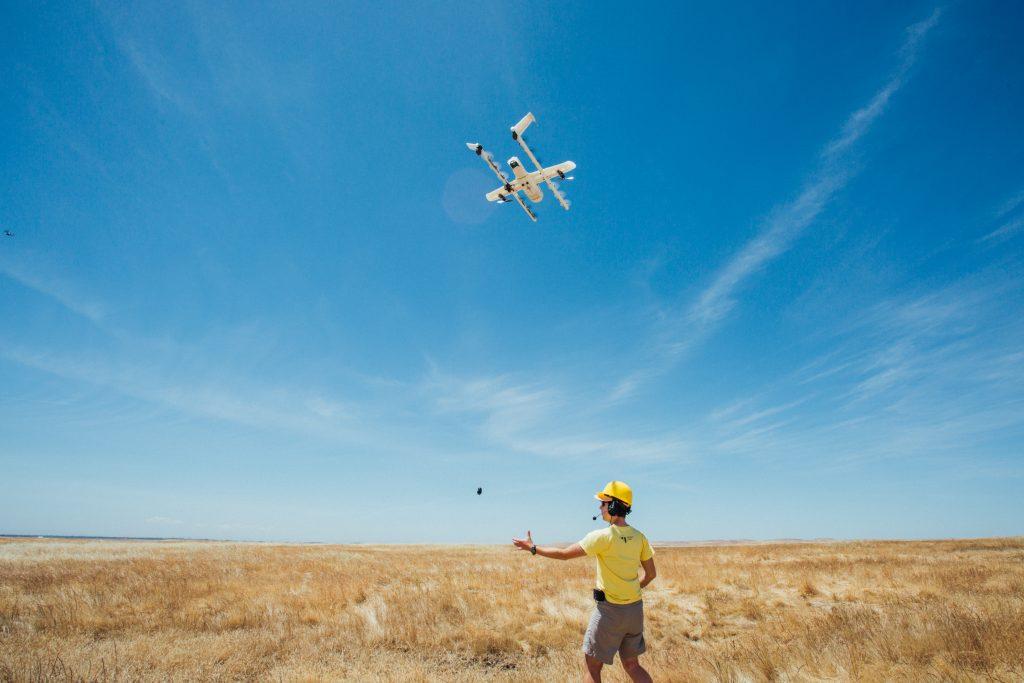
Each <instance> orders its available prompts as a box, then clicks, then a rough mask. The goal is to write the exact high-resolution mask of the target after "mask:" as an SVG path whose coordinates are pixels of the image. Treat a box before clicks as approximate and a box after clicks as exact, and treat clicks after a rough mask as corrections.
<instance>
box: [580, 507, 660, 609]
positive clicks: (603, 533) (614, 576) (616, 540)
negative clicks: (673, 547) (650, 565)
mask: <svg viewBox="0 0 1024 683" xmlns="http://www.w3.org/2000/svg"><path fill="white" fill-rule="evenodd" d="M580 546H581V547H582V548H583V550H584V551H585V552H586V553H587V555H589V556H590V557H596V558H597V587H598V588H600V589H601V590H603V591H604V596H605V598H606V599H607V600H608V602H614V603H615V604H617V605H628V604H629V603H631V602H636V601H637V600H639V599H640V578H639V574H640V563H641V562H643V561H645V560H649V559H651V558H652V557H654V550H653V549H652V548H651V544H650V543H648V542H647V537H646V536H644V535H643V533H641V532H640V531H638V530H637V529H634V528H633V527H631V526H615V525H614V524H609V525H608V526H607V527H605V528H604V529H597V530H596V531H591V532H590V533H589V534H587V535H586V536H584V537H583V540H582V541H580Z"/></svg>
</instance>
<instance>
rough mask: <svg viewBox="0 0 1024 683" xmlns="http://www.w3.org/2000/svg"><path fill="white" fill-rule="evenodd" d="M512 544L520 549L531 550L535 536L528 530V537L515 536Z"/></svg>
mask: <svg viewBox="0 0 1024 683" xmlns="http://www.w3.org/2000/svg"><path fill="white" fill-rule="evenodd" d="M512 545H514V546H515V547H517V548H519V549H520V550H529V549H530V548H532V547H533V536H531V535H530V532H529V531H527V532H526V538H513V539H512Z"/></svg>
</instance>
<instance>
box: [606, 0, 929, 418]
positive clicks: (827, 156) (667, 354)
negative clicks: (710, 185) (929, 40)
mask: <svg viewBox="0 0 1024 683" xmlns="http://www.w3.org/2000/svg"><path fill="white" fill-rule="evenodd" d="M940 15H941V11H940V10H938V9H936V10H935V11H933V12H932V13H931V15H929V16H928V18H926V19H924V20H923V21H920V22H918V23H916V24H913V25H912V26H910V27H908V28H907V30H906V37H905V39H904V41H903V45H902V47H901V48H900V64H899V66H898V67H897V69H896V71H895V72H894V73H893V75H892V76H891V77H890V78H889V80H888V81H887V82H886V83H885V85H884V86H883V87H882V88H881V89H879V90H878V91H877V92H876V93H875V94H874V95H873V96H872V97H871V99H870V100H869V101H868V103H867V104H866V105H865V106H864V107H862V108H860V109H858V110H856V111H854V112H853V113H852V114H850V115H849V117H847V119H846V121H845V122H844V124H843V126H842V128H841V130H840V133H839V136H838V137H836V138H835V139H834V140H832V141H830V142H829V143H828V144H826V145H825V147H824V148H823V150H822V151H821V154H820V158H819V163H818V167H817V168H816V170H815V171H814V172H813V173H812V174H811V176H810V177H809V178H808V180H807V181H806V183H805V184H804V187H803V188H802V189H801V191H800V192H799V194H798V195H797V196H796V198H795V199H793V200H792V201H790V202H787V203H785V204H783V205H781V206H779V207H778V208H776V209H775V210H773V211H772V212H771V213H770V214H769V215H768V217H767V218H766V219H765V221H764V223H763V225H762V226H761V228H760V230H759V232H758V234H757V235H756V236H755V237H754V238H753V239H751V240H750V241H749V242H748V243H747V244H746V245H744V246H743V248H742V249H740V251H739V252H738V253H737V254H736V255H735V256H733V258H731V259H730V260H729V261H728V262H727V263H726V264H725V265H724V266H722V267H721V268H720V269H719V270H718V271H717V272H716V273H715V274H714V275H713V277H712V278H711V283H710V284H709V285H707V286H706V287H705V288H704V289H703V290H702V291H701V292H700V293H699V294H698V295H697V297H696V299H695V301H693V303H691V304H690V306H689V307H688V308H687V309H686V311H685V314H684V315H682V316H680V317H678V318H677V320H676V322H675V325H674V328H673V329H671V330H670V331H669V333H668V334H665V335H663V338H662V340H661V341H660V342H659V345H658V346H659V352H658V354H657V358H656V359H655V360H654V361H653V362H652V363H651V364H650V365H649V366H648V367H645V368H642V369H640V370H636V371H634V372H632V373H630V374H629V375H628V376H626V377H625V378H623V379H622V380H620V381H619V382H618V383H617V385H616V386H615V388H614V389H613V390H612V392H611V396H610V400H612V401H618V400H621V399H622V398H625V397H627V396H629V395H630V394H632V393H633V392H634V391H636V390H637V388H638V387H639V386H641V385H642V384H643V383H644V382H646V381H647V380H649V379H651V378H652V377H655V376H657V375H659V374H661V373H662V372H664V371H666V370H667V369H668V368H669V367H671V365H672V364H673V362H674V361H675V359H677V358H678V357H679V356H681V355H682V354H683V353H685V352H687V351H688V350H689V349H691V348H692V347H693V346H695V345H696V344H698V343H700V342H701V341H702V340H703V339H704V338H706V337H707V336H708V335H709V334H710V333H711V332H712V331H713V330H714V328H715V327H716V326H717V324H718V323H719V322H721V321H722V320H723V319H724V318H725V317H726V316H727V315H728V314H729V313H730V312H731V311H732V309H733V308H734V307H735V305H736V295H737V292H738V291H739V290H740V288H741V287H742V286H743V285H744V284H745V283H746V282H747V281H748V280H749V279H750V278H751V277H752V276H754V275H755V274H756V273H758V272H759V271H761V270H762V269H763V268H765V267H766V266H767V265H768V264H769V263H771V262H772V261H773V260H775V259H777V258H778V257H779V256H781V255H782V254H784V253H785V252H786V251H788V250H789V249H790V247H791V245H792V243H793V241H794V240H795V239H796V238H797V237H799V236H800V234H801V233H803V232H804V231H805V230H806V229H807V228H808V227H809V226H810V225H811V224H812V223H813V222H814V221H815V220H816V219H817V218H818V217H819V216H820V215H821V213H822V211H823V210H824V209H825V207H826V206H827V205H828V203H829V202H830V201H831V200H832V199H833V198H834V197H835V196H836V194H837V193H838V192H839V191H840V190H842V189H843V188H844V187H845V186H846V184H847V183H848V182H849V180H850V178H851V177H853V175H854V174H855V172H856V169H855V165H854V163H853V162H852V161H850V160H848V159H847V158H846V156H845V155H846V153H847V152H848V151H849V150H850V149H851V148H852V147H853V146H854V145H855V144H856V143H857V142H858V141H859V140H860V139H861V138H862V137H864V135H865V134H866V133H867V132H868V130H869V129H870V128H871V126H872V124H874V122H875V121H877V120H878V118H879V117H881V116H882V114H883V113H884V112H885V110H886V107H887V106H888V104H889V101H890V100H891V99H892V97H893V95H895V94H896V93H897V92H898V91H899V89H900V88H901V87H902V86H903V85H904V83H905V81H906V78H907V76H908V74H909V72H910V69H911V67H912V66H913V65H914V63H915V61H916V60H917V57H918V54H919V52H920V48H921V44H922V42H923V40H924V38H925V36H926V35H927V34H928V32H929V31H930V30H931V29H932V28H934V26H935V25H936V24H937V23H938V21H939V17H940Z"/></svg>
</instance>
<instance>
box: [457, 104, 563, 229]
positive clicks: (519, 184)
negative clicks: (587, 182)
mask: <svg viewBox="0 0 1024 683" xmlns="http://www.w3.org/2000/svg"><path fill="white" fill-rule="evenodd" d="M534 121H536V119H534V118H533V114H531V113H527V114H526V116H524V117H523V118H522V119H521V120H520V121H519V123H517V124H516V125H514V126H512V139H513V140H515V141H516V142H518V143H519V146H520V147H522V148H523V152H525V153H526V156H528V157H529V158H530V161H532V162H533V165H534V166H536V167H537V170H536V171H532V172H528V171H527V170H526V169H525V168H523V164H522V162H520V161H519V158H518V157H512V158H510V159H509V160H508V165H509V167H510V168H511V169H512V173H513V175H514V176H515V177H514V178H512V179H509V178H506V177H505V174H504V173H502V172H501V169H500V168H498V164H496V163H495V162H494V157H493V156H492V155H491V153H490V152H488V151H487V150H485V149H484V146H483V145H481V144H479V143H477V142H467V143H466V147H469V149H470V151H472V152H473V153H475V154H476V155H477V156H478V157H481V158H482V159H483V160H484V161H486V162H487V165H488V166H489V167H490V168H491V170H492V171H494V174H495V175H496V176H498V179H499V180H501V187H499V188H498V189H496V190H493V191H491V192H488V193H487V194H486V195H484V196H485V197H486V198H487V201H489V202H500V203H502V204H507V203H508V202H511V201H512V200H515V201H517V202H519V206H521V207H523V211H525V212H526V215H527V216H529V217H530V220H532V221H534V222H536V221H537V214H535V213H534V212H533V210H532V209H531V208H530V207H529V206H527V205H526V202H524V201H523V198H522V197H520V196H519V193H520V192H523V193H524V194H525V195H526V197H527V198H528V199H529V200H530V201H531V202H534V203H537V202H539V201H540V200H542V199H544V192H543V191H541V188H540V186H541V184H542V183H543V184H545V185H547V186H548V189H550V190H551V194H553V195H554V196H555V199H557V200H558V203H559V204H561V205H562V208H563V209H565V210H566V211H568V210H569V202H568V201H566V199H565V195H563V194H562V193H561V192H560V191H559V189H558V186H557V185H555V183H554V182H552V181H553V180H554V179H555V178H558V179H559V180H572V179H573V178H572V176H567V175H566V173H569V172H570V171H572V170H573V169H574V168H576V164H575V162H572V161H563V162H562V163H560V164H556V165H554V166H548V167H547V168H544V167H543V166H541V165H540V162H539V161H537V157H536V156H534V154H533V152H531V151H530V148H529V147H528V146H527V145H526V140H525V139H524V138H523V133H524V132H525V131H526V129H527V128H529V127H530V124H531V123H533V122H534Z"/></svg>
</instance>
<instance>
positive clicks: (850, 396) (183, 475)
mask: <svg viewBox="0 0 1024 683" xmlns="http://www.w3.org/2000/svg"><path fill="white" fill-rule="evenodd" d="M1022 15H1024V11H1022V8H1021V7H1020V6H1019V5H1017V4H1015V3H990V2H976V3H974V2H972V3H954V4H950V5H947V6H940V5H935V4H931V3H917V2H910V3H899V4H893V3H881V2H868V3H856V4H850V5H849V6H839V5H836V4H834V3H819V4H804V5H799V6H778V5H773V4H767V3H765V4H756V5H746V4H741V5H725V4H722V3H709V4H707V5H701V6H696V5H694V6H680V5H679V4H677V3H672V4H670V5H665V6H645V7H643V8H638V7H633V8H631V9H630V11H629V12H627V13H623V12H622V8H621V6H616V5H612V4H597V5H594V4H588V5H585V6H584V5H572V4H543V5H532V6H529V7H528V8H524V7H522V6H516V7H512V6H510V5H508V4H507V3H506V4H481V3H465V4H459V3H442V4H438V5H434V6H430V5H427V4H416V3H414V4H405V5H401V6H397V5H395V6H390V7H388V6H384V5H383V4H381V3H372V4H371V3H365V4H364V5H362V6H360V5H359V4H356V3H342V4H338V3H331V4H328V3H322V4H309V5H294V4H273V5H260V6H252V5H250V4H248V3H234V4H226V3H225V4H221V5H217V6H214V5H211V4H209V3H193V4H189V3H182V4H180V5H175V6H170V5H155V4H149V5H144V6H133V7H130V8H126V7H122V6H119V5H115V4H109V5H104V4H77V3H52V4H35V3H34V4H31V5H30V4H27V3H22V4H15V5H8V6H7V7H6V10H5V21H4V22H3V26H2V27H0V53H2V60H0V74H2V82H3V83H4V88H3V91H2V93H0V164H2V171H3V173H0V227H2V228H3V229H7V230H10V231H11V232H13V233H14V234H15V236H14V237H13V238H3V239H2V240H0V470H2V478H0V531H6V532H13V533H32V534H34V533H75V534H109V535H143V536H196V537H215V538H239V539H279V540H296V541H304V540H322V541H343V542H374V541H379V542H435V541H436V542H505V541H507V540H508V539H509V538H511V536H512V535H513V534H521V533H523V532H524V531H525V530H526V529H527V528H529V529H532V530H533V531H534V535H535V538H537V540H538V541H539V542H548V541H550V542H557V541H569V540H575V539H577V538H579V537H581V536H582V535H583V534H584V533H586V532H587V531H589V530H590V529H592V528H594V526H595V523H594V522H592V521H591V519H590V517H591V515H592V514H594V512H595V506H596V503H595V501H594V500H593V499H592V497H591V496H592V494H593V492H594V491H595V490H597V489H598V488H600V487H601V486H602V485H603V484H604V483H605V482H606V481H608V480H610V479H622V480H625V481H627V482H628V483H630V484H631V485H632V486H633V487H634V489H635V492H636V502H635V509H636V512H635V513H634V516H633V517H631V520H633V522H634V523H635V524H636V526H638V527H639V528H641V529H644V530H645V531H646V532H647V533H648V535H649V536H651V537H652V538H654V539H658V540H677V539H678V540H682V539H709V538H784V537H803V538H812V537H835V538H863V537H883V538H891V537H950V536H974V535H979V536H980V535H1008V534H1020V533H1024V527H1022V526H1021V522H1020V520H1022V519H1024V502H1022V501H1024V462H1022V455H1024V453H1022V446H1024V305H1022V303H1021V302H1022V301H1024V297H1022V296H1021V294H1022V292H1021V290H1022V285H1024V259H1022V246H1024V137H1022V135H1021V132H1020V122H1021V121H1022V120H1024V81H1022V79H1021V77H1020V74H1021V73H1024V43H1022V41H1020V40H1019V34H1020V27H1021V25H1022V20H1024V17H1022ZM527 111H532V112H533V113H534V114H535V115H536V117H537V123H536V124H535V127H534V128H531V130H530V131H529V133H528V137H529V139H530V141H531V144H532V145H533V146H534V148H535V151H536V152H537V153H538V156H539V157H540V159H541V160H542V161H544V162H545V163H555V162H558V161H562V160H564V159H572V160H574V161H575V162H576V163H577V164H578V169H577V171H576V173H575V176H576V181H575V182H572V183H565V184H564V185H563V189H564V190H565V191H566V193H567V195H568V197H569V199H570V200H571V201H572V202H573V208H572V211H571V212H569V213H565V212H563V211H562V210H561V209H559V208H558V206H557V205H556V204H555V203H554V201H553V200H552V198H551V197H550V196H548V197H546V199H545V200H544V201H543V202H541V203H540V204H539V205H537V206H536V209H537V212H538V213H539V215H540V220H539V222H538V223H536V224H534V223H531V222H529V221H528V220H527V219H526V217H525V216H524V215H523V214H522V212H521V211H520V210H519V209H518V208H516V207H515V206H514V205H508V206H494V205H489V204H487V203H486V202H485V201H484V199H483V194H484V193H485V192H487V191H489V190H491V189H493V187H494V185H495V183H494V181H493V177H492V176H490V174H489V172H488V171H487V169H486V168H485V167H484V166H483V164H482V163H481V162H480V160H479V159H477V158H476V157H474V156H473V155H472V154H470V153H469V152H468V151H467V150H466V148H465V146H464V144H463V143H465V142H467V141H474V142H475V141H479V142H482V143H483V144H485V145H486V146H487V147H488V148H489V149H490V150H491V151H492V152H494V153H495V156H496V157H497V158H498V159H499V160H504V159H505V158H507V157H508V156H511V155H512V154H514V153H517V152H518V151H519V150H518V147H516V146H515V145H514V143H513V142H512V140H511V139H510V136H509V135H508V126H510V125H511V124H512V123H514V122H515V121H517V120H518V119H519V117H521V116H522V115H523V114H524V113H525V112H527ZM477 486H483V487H484V495H482V496H479V497H478V496H476V495H475V489H476V487H477Z"/></svg>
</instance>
